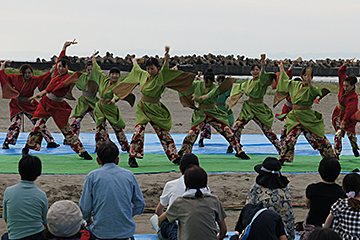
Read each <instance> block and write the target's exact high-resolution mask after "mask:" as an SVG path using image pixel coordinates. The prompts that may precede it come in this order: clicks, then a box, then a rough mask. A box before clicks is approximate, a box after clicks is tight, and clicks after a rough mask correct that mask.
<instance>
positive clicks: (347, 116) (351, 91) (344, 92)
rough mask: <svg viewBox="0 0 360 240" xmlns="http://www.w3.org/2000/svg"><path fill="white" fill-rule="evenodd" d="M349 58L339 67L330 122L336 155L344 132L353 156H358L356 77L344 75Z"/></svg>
mask: <svg viewBox="0 0 360 240" xmlns="http://www.w3.org/2000/svg"><path fill="white" fill-rule="evenodd" d="M349 63H350V60H346V61H345V63H344V64H343V65H342V66H341V67H340V69H339V74H338V76H339V95H338V100H339V103H338V105H337V106H336V107H335V109H334V112H333V115H332V124H333V126H334V128H335V131H336V134H335V138H334V149H335V153H336V155H337V156H338V157H339V155H340V154H341V150H342V138H343V137H344V135H345V133H346V134H347V135H348V138H349V140H350V144H351V147H352V150H353V153H354V156H355V157H359V151H358V150H359V146H358V144H357V138H356V133H355V126H356V123H357V121H356V119H355V113H356V112H357V111H358V102H359V99H358V95H357V93H356V91H355V84H356V83H357V78H356V77H355V75H353V74H352V75H350V76H346V70H347V65H348V64H349Z"/></svg>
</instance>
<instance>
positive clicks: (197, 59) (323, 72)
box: [11, 52, 360, 76]
mask: <svg viewBox="0 0 360 240" xmlns="http://www.w3.org/2000/svg"><path fill="white" fill-rule="evenodd" d="M68 57H69V59H70V62H71V66H70V69H71V70H74V71H78V70H83V69H84V68H85V63H86V61H87V58H85V57H78V56H68ZM133 57H135V55H130V54H128V55H126V56H125V57H124V58H122V57H117V56H116V57H114V56H113V54H112V53H109V52H107V53H106V55H105V56H103V57H101V56H98V57H96V61H97V62H98V63H99V65H100V66H101V68H102V69H104V70H109V69H110V68H112V67H118V68H119V69H120V70H121V71H130V70H131V68H132V62H131V59H132V58H133ZM155 57H156V58H158V59H159V61H160V63H162V62H163V58H162V57H159V56H158V55H156V56H155ZM143 58H145V60H146V59H147V58H149V56H147V55H145V56H143ZM56 60H57V56H55V55H54V56H53V57H52V58H51V59H50V60H49V61H47V60H45V59H42V60H40V59H39V58H38V59H36V61H35V62H11V67H14V68H19V67H20V66H21V65H22V64H24V63H28V64H30V65H32V67H33V68H35V69H49V68H50V67H51V65H52V64H54V63H55V62H56ZM282 60H286V61H287V62H289V63H290V64H291V62H292V61H291V59H282ZM343 63H344V59H338V60H334V59H328V58H327V59H324V60H312V59H311V60H305V61H302V62H300V63H297V64H296V66H295V67H294V75H300V72H301V69H302V68H303V67H307V66H310V67H312V68H313V69H314V74H315V75H317V76H337V74H338V69H339V67H340V66H341V65H342V64H343ZM253 64H260V58H259V59H258V58H247V57H245V56H239V55H237V56H236V57H235V56H234V55H228V56H222V55H214V54H211V53H209V54H206V55H203V56H197V55H189V56H173V57H171V58H170V66H175V65H178V66H179V69H180V70H182V71H186V72H193V73H197V72H198V71H200V72H205V70H206V69H207V68H208V67H211V68H212V69H213V71H214V72H215V74H225V75H249V74H250V67H251V66H252V65H253ZM288 66H289V65H288ZM266 71H268V72H277V71H279V68H278V67H277V64H276V60H272V59H267V61H266ZM348 74H355V75H357V76H358V75H360V61H359V60H356V61H354V62H351V63H350V64H349V66H348Z"/></svg>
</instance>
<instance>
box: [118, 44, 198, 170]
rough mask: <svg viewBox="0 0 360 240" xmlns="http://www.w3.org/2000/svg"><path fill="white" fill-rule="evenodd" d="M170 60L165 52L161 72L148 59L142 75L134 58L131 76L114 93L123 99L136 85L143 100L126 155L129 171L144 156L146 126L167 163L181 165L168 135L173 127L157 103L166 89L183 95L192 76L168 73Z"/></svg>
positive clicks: (156, 63)
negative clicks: (148, 126)
mask: <svg viewBox="0 0 360 240" xmlns="http://www.w3.org/2000/svg"><path fill="white" fill-rule="evenodd" d="M169 59H170V55H169V53H168V50H167V51H166V53H165V61H164V64H163V67H162V68H161V69H160V64H159V62H158V60H157V59H156V58H150V59H148V60H147V61H146V63H145V68H146V71H145V70H142V69H141V68H140V66H139V65H138V61H139V60H140V59H138V58H134V59H133V63H134V66H133V68H132V70H131V72H130V74H129V75H128V76H127V77H126V79H125V80H124V81H123V82H121V83H120V84H119V85H118V86H117V87H116V88H115V89H113V91H114V92H115V93H116V95H117V96H118V97H120V98H121V99H126V98H128V97H129V96H130V95H129V94H130V93H131V92H132V90H133V89H134V88H135V87H136V86H137V85H140V88H141V90H140V91H141V93H142V96H141V100H140V101H139V102H138V103H137V105H136V125H135V132H134V135H133V137H132V140H131V146H130V152H129V165H130V167H138V163H137V162H136V159H135V158H143V156H144V134H145V127H146V124H147V123H150V124H151V125H152V126H153V128H154V130H155V132H156V134H157V135H158V138H159V140H160V142H161V144H162V146H163V148H164V150H165V153H166V155H167V157H168V159H169V160H170V161H172V162H173V163H175V164H179V162H180V157H179V155H178V153H177V150H176V146H175V142H174V140H173V138H172V137H171V135H170V133H169V131H170V129H171V124H172V122H171V114H170V111H169V109H168V108H167V107H166V106H165V105H164V104H163V103H161V102H160V97H161V94H162V93H163V92H164V91H165V88H166V87H168V88H171V89H174V90H176V91H178V92H181V93H186V92H187V91H188V90H189V88H190V86H191V84H192V82H193V80H194V78H195V74H193V73H184V72H182V71H179V70H171V69H169ZM142 60H143V59H142Z"/></svg>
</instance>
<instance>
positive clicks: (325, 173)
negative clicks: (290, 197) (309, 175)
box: [305, 157, 346, 227]
mask: <svg viewBox="0 0 360 240" xmlns="http://www.w3.org/2000/svg"><path fill="white" fill-rule="evenodd" d="M318 171H319V174H320V176H321V179H322V181H321V182H318V183H312V184H310V185H309V186H307V188H306V207H307V208H308V209H309V213H308V217H307V219H306V220H305V222H306V224H311V225H314V226H315V227H322V225H323V224H324V223H325V220H326V217H327V216H328V215H329V213H330V208H331V205H333V204H334V203H335V202H336V200H338V199H339V198H346V195H345V193H344V192H343V190H342V188H341V186H339V185H338V184H336V183H335V180H336V179H337V178H338V176H339V174H340V171H341V166H340V163H339V161H338V160H337V159H336V158H332V157H325V158H323V160H321V162H320V164H319V169H318Z"/></svg>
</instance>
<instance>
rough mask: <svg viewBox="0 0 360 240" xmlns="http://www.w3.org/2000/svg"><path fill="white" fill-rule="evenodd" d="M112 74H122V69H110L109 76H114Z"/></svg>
mask: <svg viewBox="0 0 360 240" xmlns="http://www.w3.org/2000/svg"><path fill="white" fill-rule="evenodd" d="M112 73H118V74H120V69H119V68H117V67H112V68H110V71H109V75H110V74H112Z"/></svg>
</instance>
